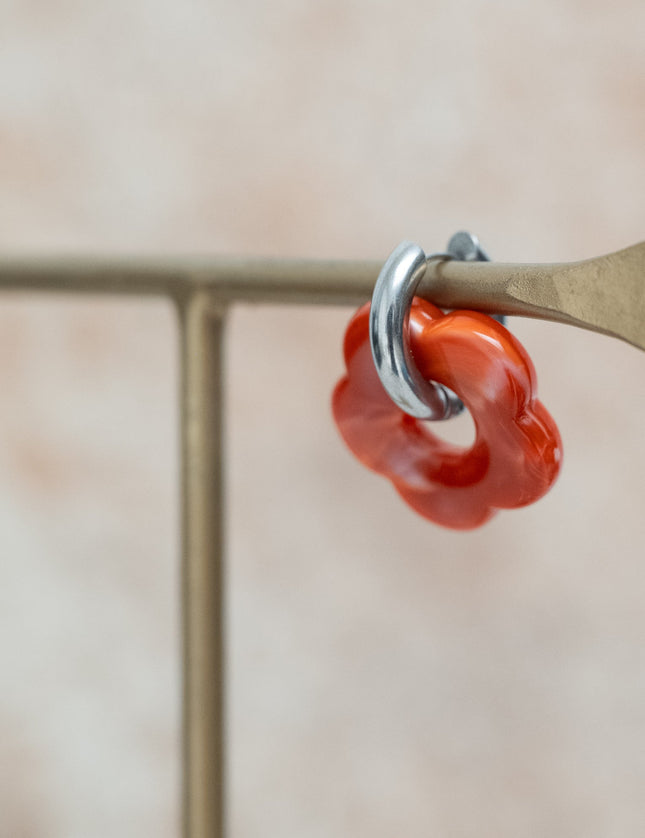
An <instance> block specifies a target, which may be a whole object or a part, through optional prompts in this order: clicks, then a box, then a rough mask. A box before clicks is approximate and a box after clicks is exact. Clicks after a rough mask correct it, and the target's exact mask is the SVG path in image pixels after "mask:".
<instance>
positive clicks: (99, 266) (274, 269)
mask: <svg viewBox="0 0 645 838" xmlns="http://www.w3.org/2000/svg"><path fill="white" fill-rule="evenodd" d="M380 268H381V263H380V262H375V261H364V262H359V261H346V262H343V261H313V260H284V259H233V258H217V259H195V258H188V259H176V258H175V259H173V258H168V259H163V260H147V261H146V260H132V259H130V260H124V259H121V260H115V259H103V260H101V259H54V260H51V259H47V260H44V259H43V260H32V259H28V260H27V259H13V260H8V259H5V260H0V290H2V289H5V290H8V289H14V290H21V291H26V290H41V291H46V290H52V291H54V290H55V291H60V290H67V291H73V292H95V293H96V292H100V293H113V294H114V293H117V294H123V293H127V294H166V295H170V296H172V297H174V298H175V299H178V300H182V299H186V298H187V297H188V296H190V295H191V294H193V293H194V292H195V291H197V290H202V291H210V292H211V293H212V294H213V295H216V296H217V298H218V299H219V300H221V301H222V302H246V303H305V304H335V305H355V304H358V303H360V302H363V301H365V300H367V299H369V297H370V295H371V293H372V289H373V287H374V283H375V281H376V277H377V276H378V273H379V270H380ZM644 276H645V242H642V243H641V244H637V245H634V246H633V247H630V248H627V249H626V250H621V251H619V252H618V253H612V254H610V255H609V256H601V257H599V258H597V259H589V260H587V261H584V262H574V263H568V264H556V265H509V264H504V263H500V262H488V263H485V262H458V261H453V262H438V263H432V264H431V265H429V268H428V271H427V276H426V278H425V279H424V280H423V281H422V283H421V285H420V286H419V290H418V293H419V295H420V296H422V297H425V298H426V299H428V300H430V301H431V302H434V303H436V304H437V305H440V306H444V307H446V308H454V307H467V308H474V309H478V310H480V311H493V312H498V313H500V314H514V315H520V316H524V317H538V318H542V319H544V320H555V321H559V322H562V323H569V324H572V325H576V326H580V327H582V328H585V329H591V330H592V331H596V332H602V333H604V334H608V335H613V336H614V337H618V338H621V339H622V340H626V341H628V342H629V343H632V344H633V345H634V346H637V347H639V348H640V349H645V283H644V282H643V279H642V278H643V277H644Z"/></svg>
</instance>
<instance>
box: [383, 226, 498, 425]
mask: <svg viewBox="0 0 645 838" xmlns="http://www.w3.org/2000/svg"><path fill="white" fill-rule="evenodd" d="M435 259H459V260H463V261H468V262H474V261H488V256H487V255H486V253H485V252H484V250H482V248H481V246H480V244H479V241H478V240H477V238H476V237H475V236H473V235H471V234H470V233H465V232H460V233H455V235H454V236H453V237H452V238H451V239H450V241H449V243H448V248H447V250H446V252H445V253H434V254H432V255H430V256H426V254H425V253H424V252H423V250H422V249H421V248H420V247H419V246H418V245H416V244H413V243H412V242H407V241H404V242H401V244H400V245H399V246H398V247H397V248H395V249H394V250H393V251H392V253H391V254H390V256H389V257H388V259H387V261H386V262H385V264H384V265H383V268H382V270H381V273H380V274H379V277H378V279H377V281H376V285H375V287H374V294H373V296H372V306H371V310H370V344H371V347H372V355H373V357H374V363H375V365H376V370H377V372H378V375H379V378H380V379H381V383H382V384H383V387H384V388H385V390H386V392H387V394H388V395H389V396H390V398H391V399H392V400H393V401H394V403H395V404H397V405H398V406H399V407H400V408H401V410H403V411H405V413H408V414H410V415H411V416H415V417H416V418H418V419H434V420H437V419H449V418H450V417H451V416H455V415H457V414H458V413H460V412H461V411H462V410H463V408H464V406H463V403H462V402H461V400H460V399H459V398H458V396H457V395H456V394H455V393H453V392H452V390H450V389H448V388H447V387H444V386H443V385H442V384H437V383H435V382H433V381H426V380H425V379H424V378H423V376H422V375H421V373H420V372H419V371H418V369H417V368H416V366H415V364H414V359H413V358H412V353H411V351H410V346H409V342H408V338H407V325H408V318H409V314H410V305H411V304H412V298H413V297H414V292H415V291H416V289H417V286H418V285H419V282H420V280H421V278H422V277H423V275H424V273H425V271H426V265H427V264H428V262H429V261H432V260H435Z"/></svg>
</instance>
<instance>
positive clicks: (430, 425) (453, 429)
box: [424, 408, 476, 448]
mask: <svg viewBox="0 0 645 838" xmlns="http://www.w3.org/2000/svg"><path fill="white" fill-rule="evenodd" d="M424 424H425V427H426V428H427V429H428V431H429V432H430V433H432V434H434V435H435V436H438V437H439V438H440V439H444V440H445V441H446V442H450V443H452V444H453V445H459V446H461V447H462V448H471V447H472V446H473V444H474V442H475V436H476V433H475V423H474V422H473V417H472V416H471V415H470V411H469V410H468V408H465V409H464V410H462V412H461V413H460V414H459V416H453V417H452V418H451V419H446V421H445V422H426V423H424Z"/></svg>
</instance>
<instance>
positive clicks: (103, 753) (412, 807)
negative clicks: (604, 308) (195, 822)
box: [0, 0, 645, 838]
mask: <svg viewBox="0 0 645 838" xmlns="http://www.w3.org/2000/svg"><path fill="white" fill-rule="evenodd" d="M0 14H1V18H0V20H1V24H2V25H1V26H0V186H1V188H0V244H1V248H2V251H1V252H2V253H3V254H15V253H18V254H41V255H45V254H59V253H63V252H64V253H98V252H100V253H107V254H110V253H114V254H117V253H144V254H145V253H150V254H159V253H165V252H168V253H195V252H199V253H215V254H216V253H240V254H265V255H283V256H297V255H298V256H300V255H302V256H311V257H356V258H361V257H369V258H384V257H385V256H386V255H387V253H388V252H389V250H390V249H391V248H392V247H393V246H394V245H395V244H396V243H397V242H398V241H399V240H400V239H402V238H410V239H412V240H418V241H419V242H420V243H422V244H423V245H424V246H427V247H428V248H429V249H436V248H439V247H442V246H443V245H444V244H445V242H446V240H447V238H448V237H449V235H450V234H451V233H452V232H454V231H455V230H456V229H461V228H466V229H471V230H473V231H474V232H476V233H477V234H478V235H479V236H480V238H481V240H482V242H483V243H484V245H485V246H486V247H487V248H488V249H489V250H490V252H491V253H492V254H493V255H494V257H496V258H498V259H502V260H505V261H514V260H517V261H559V260H574V259H579V258H584V257H587V256H594V255H599V254H601V253H604V252H609V251H611V250H615V249H618V248H620V247H623V246H627V245H629V244H633V243H634V242H636V241H639V240H640V239H642V238H643V217H644V212H643V211H644V209H645V198H644V197H643V196H645V166H644V162H643V147H644V145H645V108H644V107H643V105H644V103H645V98H644V97H645V53H644V52H643V47H642V43H643V32H644V31H645V7H644V6H643V4H641V3H637V2H635V0H619V2H617V3H614V4H612V5H609V4H600V3H589V2H581V0H580V1H579V2H564V3H562V2H554V0H548V2H541V3H537V2H528V3H511V2H504V0H493V2H491V3H478V2H475V0H470V2H467V0H464V2H454V3H450V4H449V3H443V4H439V3H434V2H426V3H421V2H397V3H394V2H378V3H374V2H367V0H349V2H344V3H340V2H332V0H327V1H325V0H323V2H319V3H310V4H303V3H296V2H290V0H274V2H272V3H261V2H258V0H255V1H253V0H248V1H247V2H238V3H228V4H224V3H206V2H185V3H179V2H172V0H162V2H156V3H152V2H145V1H144V0H130V2H122V0H115V1H114V2H111V3H81V2H74V0H68V1H67V2H62V0H59V2H56V1H55V0H50V2H47V3H44V2H36V0H32V2H23V3H11V2H8V3H4V4H2V6H1V7H0ZM349 315H350V312H349V311H341V310H313V309H263V308H258V309H242V308H240V309H239V310H236V311H235V312H234V314H233V315H232V317H231V322H230V329H229V339H228V350H229V361H228V371H229V385H228V390H229V392H228V395H229V403H228V404H229V412H228V430H229V433H228V440H229V455H228V456H229V490H230V493H229V505H228V515H229V543H230V553H229V569H228V578H229V590H230V609H229V653H230V672H231V683H230V694H229V719H230V726H229V729H230V743H231V756H230V778H231V789H230V795H231V804H230V810H229V820H230V824H231V833H232V835H234V836H236V838H256V836H266V835H280V836H283V838H287V837H288V836H294V838H295V836H303V835H305V836H311V837H312V838H316V837H317V836H328V835H335V836H345V835H346V836H350V835H351V836H357V835H370V836H372V838H381V836H382V838H393V836H400V835H403V834H405V835H408V836H427V835H450V836H453V835H454V836H459V838H470V837H471V836H472V838H475V836H477V838H483V837H484V836H491V838H492V837H493V836H495V838H506V837H507V836H508V838H511V836H513V838H514V837H515V836H517V835H529V834H530V835H533V834H534V835H546V834H550V835H557V836H578V835H582V834H584V835H585V836H587V838H601V836H602V838H607V837H608V836H624V835H639V834H642V833H643V832H644V831H645V801H644V800H643V795H642V787H643V782H644V781H645V756H644V755H645V747H644V745H645V675H644V672H645V670H644V668H643V661H642V649H643V644H644V641H645V617H644V615H643V609H642V589H643V585H644V584H645V571H644V570H643V567H642V555H643V550H642V546H641V542H640V538H641V536H642V530H643V502H644V500H645V494H644V492H643V486H642V483H643V481H642V479H641V475H642V474H643V471H644V469H645V447H644V446H643V444H642V417H643V415H644V412H645V385H644V384H643V381H644V376H643V372H644V367H643V363H644V361H643V358H642V356H641V355H640V353H638V352H637V351H636V350H634V349H632V348H630V347H628V346H626V345H620V344H618V343H617V342H613V341H611V340H609V339H606V338H602V337H598V336H595V335H591V334H587V333H583V332H578V331H576V330H574V329H571V328H566V327H561V326H553V325H549V324H543V323H533V322H522V321H519V320H513V321H511V328H512V329H513V330H514V331H515V333H516V334H517V335H518V336H519V337H520V339H521V340H522V341H523V342H524V343H525V345H526V347H527V348H528V350H529V351H530V353H531V354H532V357H533V359H534V361H535V364H536V367H537V370H538V374H539V378H540V386H541V390H540V392H541V397H542V398H543V400H544V402H545V403H546V404H547V406H548V407H549V409H550V411H551V412H552V413H553V415H554V416H555V417H556V419H557V420H558V422H559V424H560V428H561V431H562V435H563V438H564V444H565V466H564V471H563V474H562V476H561V479H560V481H559V483H558V485H557V486H556V488H555V489H554V490H553V491H552V492H551V494H550V495H549V496H548V497H547V498H546V499H544V500H543V501H541V502H540V503H539V504H537V505H536V506H534V507H531V508H529V509H526V510H522V511H518V512H513V513H506V514H500V515H499V516H498V517H497V518H496V519H495V520H494V521H493V522H492V523H491V524H489V525H488V526H487V527H485V528H484V529H482V530H481V531H477V532H474V533H469V534H463V533H462V534H455V533H451V532H447V531H444V530H440V529H438V528H436V527H433V526H432V525H430V524H427V523H425V522H423V521H421V520H420V519H417V518H415V517H414V516H413V515H412V513H410V512H409V511H408V510H407V509H406V508H403V506H402V505H401V504H400V503H399V501H398V499H397V498H396V497H395V496H394V494H393V492H392V491H391V490H390V488H389V486H388V485H386V484H385V482H383V481H381V480H379V479H378V478H377V477H375V476H373V475H372V474H369V473H367V472H366V471H364V470H363V469H361V468H360V467H359V466H358V465H357V464H356V463H355V462H354V461H353V460H352V459H351V457H350V455H349V454H348V453H347V452H346V451H345V450H344V448H343V446H342V444H341V442H340V441H339V439H338V438H337V436H336V433H335V431H334V428H333V427H332V424H331V420H330V416H329V409H328V402H329V394H330V391H331V388H332V387H333V384H334V382H335V380H336V378H337V377H338V376H339V375H340V373H341V360H340V346H341V340H342V333H343V329H344V325H345V323H346V322H347V320H348V318H349ZM0 349H1V351H0V393H1V394H2V402H1V404H2V409H1V410H0V465H1V468H0V522H1V525H0V556H1V558H2V562H1V567H2V584H1V586H0V662H1V669H0V673H1V674H0V679H1V680H0V683H1V684H2V689H0V836H2V838H5V836H6V838H9V836H11V838H39V836H47V838H59V836H60V838H81V837H83V838H85V836H88V835H92V836H95V838H103V837H105V838H108V836H114V835H121V836H140V835H156V836H158V838H165V836H177V835H178V831H179V828H178V817H179V815H178V812H179V799H178V791H177V788H178V782H179V769H178V737H179V730H178V718H179V698H178V697H179V681H178V675H179V663H178V650H179V643H178V638H177V632H178V611H177V590H178V585H177V582H178V549H179V548H178V543H179V540H178V527H179V521H178V514H177V500H178V496H177V488H176V484H177V475H178V451H177V437H178V427H177V405H176V393H177V383H178V382H177V361H176V334H175V322H174V318H173V314H172V311H171V309H170V307H169V306H167V305H166V304H164V303H161V302H151V301H141V302H139V301H123V300H118V299H109V300H106V299H103V300H94V299H87V298H83V299H76V298H64V299H61V298H50V297H43V296H38V297H28V296H22V295H11V296H9V295H7V296H3V297H2V298H0Z"/></svg>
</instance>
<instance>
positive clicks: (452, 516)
mask: <svg viewBox="0 0 645 838" xmlns="http://www.w3.org/2000/svg"><path fill="white" fill-rule="evenodd" d="M369 309H370V306H369V303H368V304H367V305H365V306H363V307H362V308H360V309H359V310H358V311H357V312H356V314H355V315H354V317H353V319H352V320H351V322H350V324H349V326H348V328H347V332H346V335H345V345H344V353H345V363H346V365H347V375H346V376H345V377H344V378H343V379H342V380H341V381H340V382H339V383H338V385H337V386H336V389H335V390H334V395H333V413H334V418H335V420H336V424H337V425H338V428H339V430H340V433H341V434H342V436H343V438H344V440H345V442H346V443H347V445H348V446H349V448H350V449H351V451H352V452H353V453H354V454H355V456H356V457H357V458H358V459H359V460H360V461H361V462H362V463H363V464H364V465H366V466H367V467H368V468H371V469H373V470H374V471H376V472H378V473H379V474H382V475H383V476H384V477H387V478H388V479H389V480H391V482H392V483H393V485H394V487H395V488H396V490H397V492H398V493H399V494H400V495H401V497H402V498H403V499H404V500H405V501H406V502H407V503H408V504H409V505H410V506H411V507H412V508H413V509H415V510H416V511H417V512H418V513H419V514H420V515H423V516H424V517H425V518H428V519H429V520H431V521H434V522H435V523H437V524H442V525H443V526H446V527H452V528H454V529H472V528H474V527H478V526H479V525H481V524H483V523H485V522H486V521H487V520H488V519H489V518H491V517H492V516H493V515H494V514H495V512H496V511H497V510H498V509H511V508H514V507H519V506H526V505H527V504H530V503H532V502H533V501H535V500H537V499H538V498H540V497H542V495H544V494H545V493H546V492H547V491H548V490H549V489H550V487H551V486H552V484H553V482H554V481H555V479H556V477H557V475H558V472H559V469H560V463H561V459H562V454H561V441H560V434H559V432H558V429H557V427H556V425H555V422H554V421H553V419H552V418H551V416H550V415H549V413H548V412H547V411H546V409H545V408H544V406H543V405H542V403H541V402H540V401H538V399H537V398H536V385H537V382H536V376H535V369H534V367H533V364H532V362H531V359H530V358H529V356H528V354H527V353H526V350H525V349H524V348H523V346H522V345H521V344H520V343H519V341H517V340H516V339H515V338H514V337H513V335H512V334H511V333H510V332H509V331H508V330H507V329H506V328H504V326H502V325H501V324H500V323H498V322H497V321H496V320H493V318H491V317H488V316H487V315H485V314H479V313H477V312H473V311H453V312H450V313H449V314H444V313H443V312H442V311H440V310H439V309H438V308H436V307H435V306H433V305H431V304H430V303H428V302H426V301H424V300H421V299H419V298H415V300H414V302H413V304H412V308H411V311H410V320H409V339H410V348H411V352H412V356H413V359H414V363H415V364H416V366H417V368H418V369H419V371H420V372H421V374H422V375H423V377H424V378H426V379H428V380H432V381H436V382H438V383H440V384H444V385H445V386H446V387H449V388H450V389H451V390H453V391H454V392H455V393H457V395H458V396H459V397H460V398H461V400H462V401H463V402H464V404H465V405H466V407H467V408H468V410H469V411H470V413H471V415H472V418H473V421H474V424H475V429H476V438H475V442H474V444H473V445H472V447H470V448H461V447H459V446H456V445H453V444H452V443H449V442H446V441H445V440H443V439H440V438H439V437H437V436H436V435H435V434H434V433H433V423H431V422H426V421H423V420H419V419H415V418H414V417H412V416H409V415H408V414H406V413H404V412H403V411H402V410H401V409H400V408H399V407H397V406H396V405H395V404H394V402H392V401H391V400H390V398H389V396H388V395H387V394H386V392H385V390H384V389H383V386H382V385H381V382H380V381H379V378H378V374H377V372H376V369H375V366H374V362H373V360H372V353H371V349H370V343H369Z"/></svg>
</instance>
